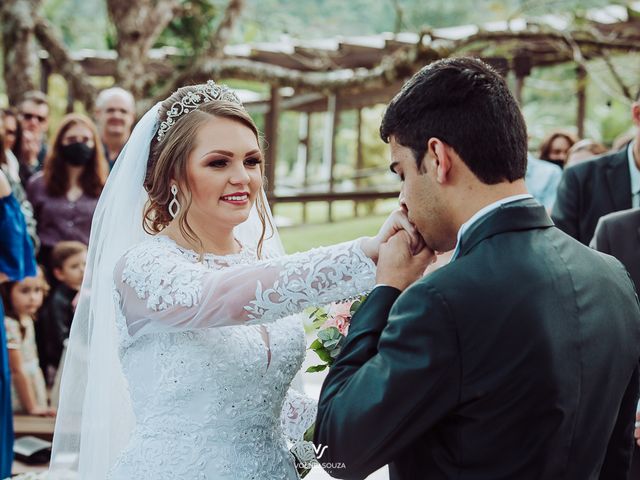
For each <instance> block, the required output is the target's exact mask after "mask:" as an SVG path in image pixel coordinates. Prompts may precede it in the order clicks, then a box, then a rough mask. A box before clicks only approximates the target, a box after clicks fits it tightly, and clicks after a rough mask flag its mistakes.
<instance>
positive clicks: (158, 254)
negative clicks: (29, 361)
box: [50, 81, 418, 480]
mask: <svg viewBox="0 0 640 480" xmlns="http://www.w3.org/2000/svg"><path fill="white" fill-rule="evenodd" d="M262 162H263V156H262V152H261V149H260V146H259V134H258V130H257V128H256V126H255V124H254V122H253V121H252V119H251V117H250V116H249V115H248V114H247V113H246V111H245V110H244V108H243V107H242V105H241V103H240V101H239V100H238V98H237V97H236V95H235V94H234V93H233V92H232V91H231V90H229V89H228V88H226V87H224V86H219V85H216V84H215V83H214V82H212V81H209V82H207V83H206V84H203V85H196V86H191V87H184V88H181V89H179V90H178V91H177V92H175V93H174V94H173V95H172V96H170V97H169V98H168V99H166V100H165V101H164V102H162V103H161V104H158V105H156V106H155V107H154V108H153V109H151V110H150V111H149V112H147V114H146V115H145V116H144V117H143V118H142V119H141V121H140V122H139V123H138V125H137V126H136V128H135V130H134V132H133V134H132V136H131V138H130V140H129V142H128V144H127V145H126V146H125V149H124V150H123V152H122V153H121V155H120V157H119V158H118V161H117V162H116V166H115V169H114V171H113V172H112V174H111V176H110V178H109V180H108V182H107V185H106V187H105V190H104V192H103V194H102V196H101V198H100V201H99V204H98V207H97V210H96V214H95V216H94V220H93V225H92V230H91V241H90V245H89V259H88V262H87V273H86V275H85V281H84V284H83V287H82V294H81V300H80V302H79V305H78V308H77V312H76V315H75V318H74V322H73V326H72V330H71V337H70V340H69V346H68V353H67V359H66V362H65V365H64V370H63V380H62V389H61V402H60V407H59V413H58V418H57V422H56V429H55V435H54V445H53V453H52V462H51V469H50V478H59V479H67V478H81V479H83V480H84V479H91V480H99V479H105V478H106V479H110V480H124V479H127V480H130V479H134V478H135V479H149V480H151V479H153V480H162V479H167V480H168V479H171V480H174V479H190V480H195V479H214V478H215V479H231V478H233V479H296V478H298V476H297V473H296V469H295V466H294V461H293V457H292V455H291V454H290V453H289V451H288V448H287V440H289V441H296V440H300V439H302V437H303V435H304V433H305V431H306V430H307V429H308V428H309V427H310V426H312V424H313V422H314V421H315V415H316V404H315V401H314V400H312V399H310V398H308V397H306V396H304V395H303V394H302V393H300V392H298V391H295V390H294V389H292V388H290V385H291V382H292V379H293V378H294V375H295V374H296V372H297V371H298V370H299V368H300V366H301V363H302V361H303V358H304V354H305V343H304V331H303V327H302V322H301V320H300V318H297V317H296V314H298V313H300V312H301V311H302V310H303V309H304V308H306V307H308V306H311V305H322V304H327V303H329V302H332V301H338V300H341V299H346V298H348V297H351V296H355V295H358V294H361V293H363V292H365V291H367V290H369V289H371V288H372V287H373V283H374V279H375V263H374V262H375V261H376V259H377V252H378V248H379V246H380V244H381V243H383V242H384V241H386V240H387V239H388V238H389V237H390V236H391V235H393V234H394V233H395V232H396V231H398V230H399V229H401V228H404V229H406V230H407V231H409V232H410V233H415V231H414V229H413V227H412V226H411V225H410V224H409V222H408V220H407V219H406V217H405V216H404V215H403V214H402V212H400V211H398V212H395V213H393V214H392V215H391V216H390V217H389V219H388V220H387V221H386V222H385V224H384V225H383V227H382V228H381V230H380V232H379V233H378V235H377V236H376V237H373V238H369V237H365V238H361V239H358V240H355V241H352V242H347V243H344V244H339V245H335V246H332V247H326V248H319V249H314V250H311V251H309V252H305V253H299V254H295V255H291V256H283V250H282V246H281V243H280V240H279V237H278V233H277V231H276V229H275V228H274V226H273V220H272V217H271V213H270V211H269V209H268V206H267V203H266V200H265V198H266V197H265V195H264V190H263V183H262V170H263V169H262ZM416 238H418V237H417V236H416Z"/></svg>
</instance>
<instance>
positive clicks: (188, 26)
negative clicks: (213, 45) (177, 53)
mask: <svg viewBox="0 0 640 480" xmlns="http://www.w3.org/2000/svg"><path fill="white" fill-rule="evenodd" d="M225 3H226V2H225ZM182 8H183V10H184V12H185V13H184V14H183V15H181V16H179V17H176V18H174V19H173V21H172V22H171V23H170V24H169V25H168V27H167V28H166V29H165V30H164V31H163V32H162V34H161V35H160V37H158V40H157V42H156V45H155V46H156V47H160V46H172V47H176V48H178V49H179V50H181V51H182V52H184V54H185V55H193V56H196V55H198V53H199V52H201V51H202V50H203V49H205V48H206V47H207V45H208V41H209V38H211V37H212V36H213V34H214V33H215V31H216V27H217V25H218V22H219V21H220V18H219V17H220V12H222V11H224V4H221V2H219V1H218V2H216V1H213V0H185V1H183V2H182Z"/></svg>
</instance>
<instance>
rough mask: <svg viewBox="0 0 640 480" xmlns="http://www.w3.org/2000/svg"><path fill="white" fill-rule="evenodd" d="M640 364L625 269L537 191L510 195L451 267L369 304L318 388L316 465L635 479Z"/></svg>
mask: <svg viewBox="0 0 640 480" xmlns="http://www.w3.org/2000/svg"><path fill="white" fill-rule="evenodd" d="M639 358H640V307H639V306H638V301H637V298H636V296H635V294H634V289H633V285H632V283H631V280H630V279H629V276H628V275H627V272H626V271H625V270H624V268H623V267H622V265H621V264H620V263H619V262H618V261H617V260H615V259H614V258H613V257H610V256H607V255H604V254H601V253H598V252H596V251H594V250H591V249H589V248H588V247H586V246H584V245H582V244H580V243H579V242H577V241H575V240H574V239H573V238H571V237H569V236H568V235H566V234H564V233H562V232H561V231H560V230H559V229H558V228H556V227H554V226H553V223H552V222H551V220H550V219H549V217H548V216H547V214H546V212H545V210H544V208H543V207H542V206H539V205H538V204H537V203H536V202H535V201H533V200H525V201H520V202H514V203H510V204H506V205H504V206H502V207H500V208H499V209H497V210H495V211H493V212H491V213H490V214H488V215H487V216H486V217H485V218H484V219H482V220H480V221H479V222H478V223H476V224H474V225H473V226H472V227H471V228H470V230H469V231H468V233H467V234H465V235H464V237H463V239H462V242H461V250H460V255H459V257H458V258H457V259H456V260H455V261H453V262H452V263H450V264H448V265H446V266H445V267H442V268H441V269H439V270H437V271H435V272H434V273H432V274H430V275H428V276H427V277H424V278H422V279H421V280H419V281H418V282H416V283H415V284H414V285H412V286H411V287H410V288H408V289H407V290H406V291H405V292H404V293H402V294H400V292H399V291H398V290H396V289H394V288H391V287H378V288H376V289H374V291H373V292H372V293H371V294H370V296H369V298H368V299H367V300H366V301H365V303H364V304H363V305H362V306H361V308H360V309H359V311H358V312H357V313H356V315H355V316H354V318H353V320H352V324H351V327H350V331H349V335H348V338H347V341H346V343H345V345H344V347H343V351H342V353H341V355H340V356H339V358H338V359H337V361H336V362H335V364H334V365H333V366H332V368H331V370H330V372H329V375H328V376H327V378H326V380H325V383H324V386H323V390H322V393H321V396H320V403H319V411H318V418H317V422H316V429H315V439H314V441H315V444H316V446H317V445H318V444H322V445H327V446H328V448H327V449H326V451H325V453H324V455H323V456H322V457H321V459H320V462H322V463H325V464H327V463H328V464H333V465H329V466H328V468H329V469H330V470H331V473H332V475H334V476H336V477H338V478H346V479H357V478H364V477H365V476H367V475H368V474H369V473H371V472H372V471H374V470H376V469H378V468H380V467H381V466H383V465H384V464H387V463H390V465H389V470H390V475H391V478H392V479H394V480H399V479H402V480H419V479H426V480H439V479H461V480H462V479H464V480H475V479H483V480H502V479H504V480H507V479H508V480H529V479H536V480H552V479H563V480H592V479H598V478H600V479H607V480H608V479H619V480H626V476H627V471H628V468H629V462H630V455H631V449H632V430H631V427H632V425H633V418H634V414H635V407H636V405H635V399H636V398H637V395H638V390H639V374H638V361H639ZM340 463H344V468H343V466H342V465H341V464H340Z"/></svg>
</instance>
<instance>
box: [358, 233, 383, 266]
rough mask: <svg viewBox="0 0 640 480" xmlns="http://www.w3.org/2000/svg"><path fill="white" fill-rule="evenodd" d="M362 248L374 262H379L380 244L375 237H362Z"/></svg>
mask: <svg viewBox="0 0 640 480" xmlns="http://www.w3.org/2000/svg"><path fill="white" fill-rule="evenodd" d="M360 248H361V249H362V252H363V253H364V254H365V255H366V256H367V257H369V258H370V259H371V260H373V262H374V263H377V262H378V249H379V248H380V245H379V242H378V241H377V240H376V238H375V237H362V238H361V239H360Z"/></svg>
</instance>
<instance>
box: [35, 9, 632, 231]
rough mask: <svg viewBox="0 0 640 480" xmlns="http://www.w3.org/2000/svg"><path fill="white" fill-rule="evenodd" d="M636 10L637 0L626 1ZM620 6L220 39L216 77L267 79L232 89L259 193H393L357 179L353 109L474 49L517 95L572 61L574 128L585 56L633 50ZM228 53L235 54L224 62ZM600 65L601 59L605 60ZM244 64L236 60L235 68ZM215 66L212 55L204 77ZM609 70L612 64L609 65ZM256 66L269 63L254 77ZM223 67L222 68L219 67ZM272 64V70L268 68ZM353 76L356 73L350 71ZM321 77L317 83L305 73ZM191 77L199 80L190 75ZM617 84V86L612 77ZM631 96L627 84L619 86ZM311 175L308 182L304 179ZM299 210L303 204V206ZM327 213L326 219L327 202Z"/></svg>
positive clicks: (158, 60) (320, 197) (92, 70)
mask: <svg viewBox="0 0 640 480" xmlns="http://www.w3.org/2000/svg"><path fill="white" fill-rule="evenodd" d="M633 8H634V10H635V11H640V2H636V3H634V4H633ZM634 10H631V8H630V7H621V6H610V7H606V8H604V9H598V10H590V11H588V12H586V16H585V18H584V19H583V20H582V26H581V27H580V28H579V29H576V28H574V27H573V26H572V25H573V23H572V19H568V18H563V17H561V16H558V15H549V16H545V17H542V18H537V19H535V20H530V19H523V18H516V19H513V20H510V21H507V22H494V23H490V24H485V25H482V26H477V25H464V26H457V27H451V28H442V29H430V30H424V31H423V32H421V33H420V34H417V33H398V34H391V33H385V34H380V35H369V36H357V37H339V38H329V39H320V40H308V41H303V40H297V39H291V38H284V39H282V40H281V41H279V42H275V43H254V44H242V45H230V46H227V47H226V48H225V50H224V53H225V61H227V63H229V62H231V63H232V64H233V65H237V67H235V69H234V67H233V65H232V67H231V68H230V69H229V68H227V70H222V72H226V73H227V74H223V75H222V77H223V78H240V79H245V80H246V79H251V80H257V81H261V82H263V81H264V82H265V83H268V84H269V93H268V94H267V95H259V94H256V93H255V92H240V93H241V98H242V99H243V102H244V104H245V107H246V108H247V109H248V110H249V111H250V112H252V113H254V114H262V115H264V116H265V137H266V140H267V142H268V144H269V148H268V149H267V151H266V155H267V159H266V160H267V161H266V176H267V179H268V196H269V198H270V201H271V202H272V203H273V204H277V203H281V202H302V203H304V204H306V202H312V201H326V202H329V205H330V206H331V204H332V202H334V201H336V200H353V201H354V202H356V204H357V202H359V201H365V200H371V199H379V198H391V197H397V196H398V193H399V192H398V190H397V186H396V187H395V188H373V189H364V188H362V187H361V182H360V179H361V178H362V176H361V175H360V173H361V171H362V168H363V163H364V162H363V157H362V137H361V136H362V128H361V127H362V109H363V108H366V107H370V106H373V105H376V104H380V103H387V102H388V101H389V100H390V99H391V98H392V97H393V95H394V94H395V93H396V92H398V90H399V89H400V87H401V86H402V84H403V83H404V81H405V80H406V79H407V78H409V77H410V76H411V75H412V74H413V73H415V71H417V70H418V69H419V68H420V67H421V66H423V65H424V64H426V63H429V61H433V60H435V59H437V58H444V57H447V56H452V55H454V56H461V55H468V56H478V57H481V58H483V59H484V60H485V61H487V62H488V63H490V64H492V65H493V66H494V67H495V68H497V69H498V71H500V72H501V73H502V74H503V75H505V76H506V75H509V74H512V75H513V76H514V77H515V88H514V94H515V96H516V98H517V99H518V100H519V101H520V102H521V101H522V90H523V88H524V86H525V83H526V78H527V76H529V75H530V73H531V71H532V69H533V68H536V67H547V66H551V65H556V64H560V63H567V62H573V63H575V65H576V87H575V92H576V96H577V105H578V106H577V112H576V119H577V123H576V127H577V131H578V135H580V136H582V135H583V132H584V120H585V111H586V88H585V87H586V81H585V80H586V78H587V66H588V65H587V62H588V61H589V60H592V59H596V58H604V59H605V61H608V56H609V55H610V54H628V53H637V52H639V51H640V14H639V13H635V12H634ZM152 55H153V57H154V58H153V60H154V61H153V63H152V68H154V69H156V70H157V71H158V72H159V73H161V74H162V73H167V74H168V73H169V72H170V70H171V69H172V64H173V62H174V61H180V60H184V59H182V58H180V57H179V56H178V53H177V52H176V51H175V50H173V49H171V48H162V49H157V50H153V52H152ZM75 58H76V60H78V61H79V62H80V63H81V65H82V66H83V68H84V69H85V70H86V72H87V73H88V74H89V75H92V76H110V75H113V72H114V71H115V61H116V58H115V52H112V51H106V52H97V51H78V52H76V53H75ZM234 62H235V63H234ZM42 64H43V68H42V72H43V79H42V87H43V90H46V86H47V83H48V75H49V69H48V68H47V60H46V56H45V57H43V59H42ZM608 64H609V65H610V63H608ZM243 66H245V68H243ZM216 68H217V67H216V65H215V64H212V76H214V78H220V75H215V74H216V73H219V72H216ZM611 69H612V72H613V73H614V74H615V70H614V69H613V67H612V66H611ZM256 71H265V72H270V73H269V74H266V75H265V76H264V78H261V77H262V75H258V74H256ZM229 72H231V74H229ZM274 72H275V73H274ZM360 77H362V78H363V80H362V81H360V80H359V78H360ZM316 78H317V79H326V81H320V80H318V81H317V82H316V81H315V79H316ZM195 80H196V81H199V80H200V79H195ZM621 85H622V90H624V89H625V87H624V85H623V84H622V82H621ZM623 93H625V94H626V95H627V97H631V96H632V95H631V93H630V92H628V91H627V92H623ZM72 101H73V98H72V96H70V99H69V105H72ZM347 110H355V111H356V113H357V147H356V149H355V151H356V158H355V159H354V163H355V171H356V176H355V177H354V179H353V180H354V184H355V187H356V188H355V190H354V189H351V190H348V191H345V190H342V189H340V188H338V185H337V184H338V179H336V176H335V166H336V154H335V152H336V132H337V131H338V129H339V127H340V114H341V112H344V111H347ZM284 111H296V112H299V113H301V114H302V115H303V117H302V118H303V124H304V123H306V128H305V127H304V126H303V127H302V128H300V133H299V149H298V152H299V154H298V161H299V162H302V164H303V168H302V170H303V171H304V172H305V178H304V180H303V183H302V185H300V189H299V190H298V191H295V192H286V193H285V192H282V191H281V190H280V189H279V188H278V184H277V183H276V175H275V172H276V164H277V158H278V130H279V121H280V116H281V113H282V112H284ZM316 113H324V114H325V115H326V118H325V135H324V142H323V162H324V163H326V165H328V169H327V170H328V178H327V179H326V182H325V183H324V185H326V188H324V189H322V190H318V189H314V188H312V186H311V185H310V182H309V178H308V176H307V172H308V166H309V145H310V142H311V128H310V126H311V117H312V115H314V114H316ZM314 183H315V182H314ZM305 211H306V208H305ZM329 220H330V221H331V220H332V212H331V207H330V208H329Z"/></svg>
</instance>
